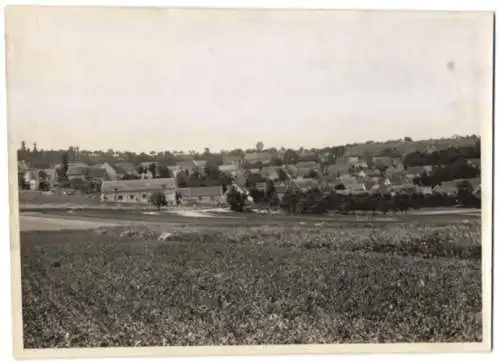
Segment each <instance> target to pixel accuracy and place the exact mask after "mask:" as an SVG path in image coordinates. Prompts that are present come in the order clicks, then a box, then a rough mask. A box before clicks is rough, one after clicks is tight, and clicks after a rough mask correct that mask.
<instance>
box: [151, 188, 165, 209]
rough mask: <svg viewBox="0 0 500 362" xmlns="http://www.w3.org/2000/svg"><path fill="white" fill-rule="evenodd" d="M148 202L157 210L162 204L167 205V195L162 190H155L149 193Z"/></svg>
mask: <svg viewBox="0 0 500 362" xmlns="http://www.w3.org/2000/svg"><path fill="white" fill-rule="evenodd" d="M149 202H150V203H151V204H153V205H154V206H156V207H157V208H158V211H160V208H161V207H162V206H167V197H166V196H165V194H164V193H163V192H161V191H155V192H153V194H151V196H150V198H149Z"/></svg>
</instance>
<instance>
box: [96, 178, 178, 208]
mask: <svg viewBox="0 0 500 362" xmlns="http://www.w3.org/2000/svg"><path fill="white" fill-rule="evenodd" d="M175 190H176V183H175V179H174V178H161V179H147V180H120V181H104V182H103V183H102V185H101V201H113V202H124V203H125V202H127V203H148V202H149V197H150V196H151V195H152V194H153V193H154V192H157V191H162V192H164V193H165V196H166V197H167V202H168V203H169V204H170V203H175Z"/></svg>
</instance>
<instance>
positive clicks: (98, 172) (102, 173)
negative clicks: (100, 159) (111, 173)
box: [87, 167, 109, 181]
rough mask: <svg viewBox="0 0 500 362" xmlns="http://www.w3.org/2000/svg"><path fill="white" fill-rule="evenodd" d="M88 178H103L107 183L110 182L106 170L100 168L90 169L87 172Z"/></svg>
mask: <svg viewBox="0 0 500 362" xmlns="http://www.w3.org/2000/svg"><path fill="white" fill-rule="evenodd" d="M87 177H88V178H95V179H98V178H102V179H103V180H105V181H108V180H109V177H108V173H107V172H106V170H105V169H104V168H100V167H89V168H88V171H87Z"/></svg>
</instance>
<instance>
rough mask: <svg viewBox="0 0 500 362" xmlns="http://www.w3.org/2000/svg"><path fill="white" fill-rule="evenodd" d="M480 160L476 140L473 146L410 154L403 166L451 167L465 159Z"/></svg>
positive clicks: (479, 143)
mask: <svg viewBox="0 0 500 362" xmlns="http://www.w3.org/2000/svg"><path fill="white" fill-rule="evenodd" d="M480 158H481V140H479V139H478V140H477V141H476V142H475V144H474V145H473V146H464V147H450V148H447V149H443V150H439V151H434V152H430V153H425V152H420V151H417V152H412V153H409V154H407V155H406V156H405V158H404V165H405V166H407V167H408V166H424V165H433V166H441V165H451V164H454V163H457V162H462V161H464V160H467V159H480Z"/></svg>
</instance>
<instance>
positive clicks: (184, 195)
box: [176, 186, 226, 206]
mask: <svg viewBox="0 0 500 362" xmlns="http://www.w3.org/2000/svg"><path fill="white" fill-rule="evenodd" d="M176 192H178V193H179V194H180V196H181V200H180V201H181V203H182V204H188V205H213V206H215V205H220V204H224V203H225V201H226V200H225V196H224V190H223V188H222V186H205V187H184V188H178V189H176Z"/></svg>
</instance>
